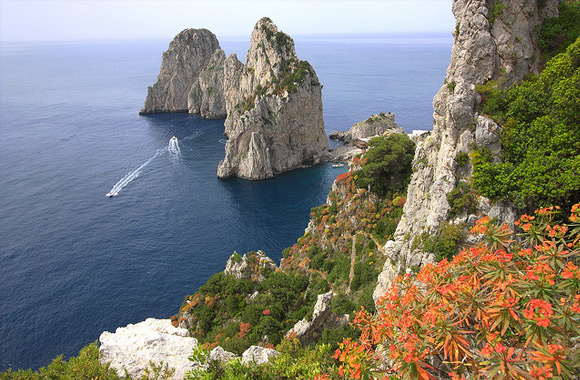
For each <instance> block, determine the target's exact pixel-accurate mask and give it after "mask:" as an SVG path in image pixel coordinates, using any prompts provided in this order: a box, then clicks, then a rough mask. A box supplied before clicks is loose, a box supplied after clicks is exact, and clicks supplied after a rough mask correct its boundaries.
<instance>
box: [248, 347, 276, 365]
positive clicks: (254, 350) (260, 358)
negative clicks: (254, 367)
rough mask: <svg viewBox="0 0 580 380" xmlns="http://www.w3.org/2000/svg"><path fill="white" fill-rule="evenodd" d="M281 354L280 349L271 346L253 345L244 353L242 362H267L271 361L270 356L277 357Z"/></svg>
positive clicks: (260, 363)
mask: <svg viewBox="0 0 580 380" xmlns="http://www.w3.org/2000/svg"><path fill="white" fill-rule="evenodd" d="M279 354H280V353H279V352H278V351H276V350H273V349H271V348H264V347H260V346H251V347H250V348H248V349H247V350H246V351H244V353H243V354H242V364H250V363H252V362H255V363H256V364H258V365H262V364H266V363H268V362H269V361H270V357H276V356H278V355H279Z"/></svg>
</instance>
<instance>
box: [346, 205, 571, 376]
mask: <svg viewBox="0 0 580 380" xmlns="http://www.w3.org/2000/svg"><path fill="white" fill-rule="evenodd" d="M579 206H580V204H576V205H574V206H573V207H572V209H571V211H572V212H571V214H570V216H569V222H570V223H569V224H555V223H554V221H555V220H558V219H560V216H559V215H558V214H559V212H560V210H559V208H557V207H549V208H543V209H540V210H536V212H535V213H534V215H524V216H522V217H521V219H520V220H519V222H518V223H517V225H518V227H519V231H520V233H518V234H514V233H513V231H511V230H510V229H509V227H507V225H505V224H503V225H501V226H497V225H496V224H495V223H493V221H491V220H490V218H488V217H485V218H482V219H480V220H479V221H478V222H477V223H476V225H475V226H474V227H473V229H472V232H474V233H480V234H483V235H484V240H483V242H482V243H480V244H478V245H475V246H472V247H468V248H465V249H464V250H462V251H461V253H460V254H459V255H457V256H456V257H454V258H453V260H452V261H448V260H443V261H441V262H439V263H437V264H430V265H426V266H424V267H423V268H422V269H421V270H420V272H419V273H418V274H417V275H416V276H415V275H409V274H407V275H403V276H399V277H398V278H397V279H396V280H395V281H394V282H393V285H392V286H391V288H390V289H389V290H388V291H387V292H386V294H385V295H384V296H383V297H382V298H381V299H380V300H379V301H378V302H377V312H376V313H369V312H367V311H366V310H364V309H363V310H361V311H360V312H359V313H358V315H357V317H356V319H355V321H354V323H355V325H357V326H358V328H360V329H361V337H360V339H359V340H358V341H352V340H350V339H347V340H345V341H344V342H343V343H342V344H341V347H340V349H339V350H337V351H336V354H335V358H337V359H339V360H340V362H341V363H342V365H341V367H340V368H339V373H341V374H345V375H347V376H349V377H350V378H352V379H370V378H373V375H376V376H379V377H382V376H383V375H386V376H387V378H389V376H391V377H390V378H398V379H436V378H442V377H445V378H447V377H448V378H453V379H457V380H459V379H465V378H475V379H480V378H481V379H483V378H485V379H512V378H513V379H518V378H519V379H547V378H551V377H554V378H563V379H571V378H574V377H575V376H577V375H578V373H579V371H580V368H579V367H578V364H579V363H580V361H579V355H580V347H579V346H578V345H577V342H576V340H577V337H578V335H579V334H580V329H579V328H578V326H579V321H580V269H579V267H578V266H579V265H580V256H579V253H580V223H579V221H580V207H579Z"/></svg>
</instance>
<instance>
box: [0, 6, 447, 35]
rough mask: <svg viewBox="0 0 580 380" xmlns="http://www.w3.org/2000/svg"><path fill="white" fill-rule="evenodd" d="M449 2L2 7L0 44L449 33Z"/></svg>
mask: <svg viewBox="0 0 580 380" xmlns="http://www.w3.org/2000/svg"><path fill="white" fill-rule="evenodd" d="M451 4H452V0H358V1H357V0H351V1H345V0H342V1H333V0H310V1H308V0H167V1H160V0H1V1H0V41H2V42H23V41H30V42H34V41H36V42H40V41H74V40H102V39H132V38H172V37H173V36H175V35H176V34H177V33H178V32H180V31H181V30H183V29H185V28H207V29H209V30H211V31H212V32H214V33H215V34H216V35H217V36H218V37H247V36H249V34H250V33H251V31H252V28H253V26H254V25H255V23H256V21H258V19H260V18H261V17H263V16H268V17H270V18H271V19H272V20H273V21H274V23H276V25H278V27H279V28H280V29H281V30H283V31H284V32H286V33H288V34H290V35H293V36H295V35H333V34H342V35H345V34H348V35H350V34H379V33H380V34H396V33H451V30H452V29H453V27H454V26H455V21H454V18H453V15H452V13H451Z"/></svg>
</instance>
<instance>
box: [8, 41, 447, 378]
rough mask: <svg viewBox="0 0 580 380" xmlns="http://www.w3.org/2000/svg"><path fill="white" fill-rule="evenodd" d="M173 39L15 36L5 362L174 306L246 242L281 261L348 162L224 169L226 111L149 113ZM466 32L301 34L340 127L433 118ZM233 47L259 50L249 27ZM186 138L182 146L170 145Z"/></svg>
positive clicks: (74, 345)
mask: <svg viewBox="0 0 580 380" xmlns="http://www.w3.org/2000/svg"><path fill="white" fill-rule="evenodd" d="M167 44H168V41H160V40H151V41H102V42H75V43H54V44H4V45H2V46H1V49H0V370H4V369H6V368H9V367H12V368H28V367H32V368H38V367H40V366H43V365H46V364H48V363H49V362H50V360H51V359H53V358H54V357H56V356H57V355H58V354H64V355H65V356H70V355H74V354H76V353H77V352H78V350H79V349H80V348H81V347H83V346H84V345H86V344H88V343H90V342H92V341H94V340H96V339H98V336H99V334H100V333H101V332H102V331H104V330H108V331H114V329H115V328H117V327H119V326H124V325H127V324H128V323H136V322H139V321H141V320H144V319H145V318H148V317H156V318H168V317H169V316H171V315H173V314H175V313H176V312H177V310H178V308H179V305H180V304H181V301H182V300H183V297H184V296H185V295H186V294H190V293H192V292H193V291H195V290H196V289H197V287H198V286H199V285H201V284H203V283H204V282H205V281H206V280H207V278H208V277H209V276H210V275H211V274H213V273H215V272H217V271H220V270H223V268H224V265H225V262H226V260H227V258H228V256H229V255H230V254H231V253H232V252H233V251H234V250H236V251H238V252H240V253H243V252H246V251H249V250H257V249H263V250H264V251H265V252H266V253H267V254H268V255H270V256H271V257H273V258H275V259H276V260H279V259H280V257H281V251H282V249H283V248H285V247H287V246H290V245H292V244H293V243H294V242H295V241H296V239H297V238H298V237H299V236H301V235H302V233H303V231H304V228H305V227H306V225H307V223H308V218H309V209H310V208H311V207H313V206H316V205H319V204H321V203H323V202H324V200H325V198H326V195H327V193H328V190H329V188H330V186H331V184H332V181H333V180H334V178H335V177H336V175H338V174H340V173H341V171H340V169H336V168H332V167H331V165H328V164H325V165H320V166H318V167H314V168H311V169H307V170H296V171H292V172H290V173H286V174H284V175H280V176H279V177H277V178H275V179H271V180H267V181H260V182H251V181H244V180H239V179H230V180H218V179H217V178H216V168H217V164H218V162H219V160H220V159H221V158H223V155H224V145H223V120H212V121H208V120H203V119H201V118H200V117H197V116H189V115H187V114H158V115H151V116H139V115H138V111H139V109H140V108H141V107H142V105H143V101H144V97H145V94H146V87H147V86H148V85H151V84H152V83H153V82H154V81H155V79H156V77H157V74H158V71H159V65H160V59H161V53H162V52H163V51H164V50H165V49H166V47H167ZM451 44H452V39H451V37H450V36H422V37H420V36H390V37H388V36H387V37H386V36H362V37H361V36H359V37H356V38H355V37H348V36H343V37H341V38H337V37H332V38H330V37H329V38H324V37H300V38H296V48H297V51H298V54H299V56H300V57H301V58H302V59H307V60H309V61H310V63H312V65H313V66H314V68H315V69H316V71H317V74H318V76H319V78H320V81H321V83H322V84H323V85H324V88H323V103H324V118H325V124H326V129H327V132H331V131H334V130H346V129H348V128H349V127H350V125H352V124H353V123H355V122H357V121H360V120H363V119H366V118H367V117H368V116H370V115H371V114H374V113H379V112H394V113H396V115H397V116H396V117H397V121H398V122H399V124H400V125H401V126H403V127H404V128H405V129H406V130H407V131H411V130H412V129H430V128H431V126H432V105H431V102H432V98H433V96H434V95H435V93H436V92H437V90H438V89H439V87H440V86H441V85H442V83H443V79H444V77H445V69H446V67H447V64H448V61H449V56H450V50H451ZM222 47H223V48H224V50H226V53H232V52H237V53H238V57H240V58H242V59H243V58H244V56H245V50H246V49H247V39H245V40H239V41H238V40H230V41H222ZM173 135H175V136H177V137H178V139H179V148H180V151H181V154H180V155H175V154H172V153H171V152H169V151H168V149H167V146H168V141H169V139H170V137H171V136H173ZM342 170H344V169H342ZM126 175H129V177H126ZM124 177H126V178H127V180H126V181H125V183H122V184H121V185H123V184H124V185H125V186H124V187H122V186H119V187H122V188H121V190H120V192H119V195H118V196H116V197H114V198H108V197H105V194H106V193H107V192H108V191H109V190H111V188H112V187H113V186H114V185H115V184H117V183H118V182H119V181H120V180H121V179H123V178H124Z"/></svg>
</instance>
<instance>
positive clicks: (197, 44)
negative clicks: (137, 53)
mask: <svg viewBox="0 0 580 380" xmlns="http://www.w3.org/2000/svg"><path fill="white" fill-rule="evenodd" d="M218 49H219V42H218V40H217V38H216V36H215V35H214V34H213V33H212V32H210V31H209V30H207V29H185V30H183V31H182V32H181V33H179V34H178V35H177V36H175V38H174V39H173V41H171V43H170V44H169V48H168V49H167V51H165V52H164V53H163V58H162V60H161V70H160V72H159V76H158V77H157V82H155V84H154V85H153V86H150V87H148V88H147V97H146V98H145V105H144V106H143V109H142V110H141V111H140V112H139V113H140V114H149V113H155V112H183V111H187V110H188V95H189V93H190V92H191V88H192V86H193V85H194V84H195V83H196V82H197V80H198V77H199V75H200V73H201V72H202V70H204V68H206V67H207V66H208V63H209V62H210V60H212V58H213V55H214V52H215V51H216V50H218ZM222 53H223V52H222ZM204 83H205V82H204Z"/></svg>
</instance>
